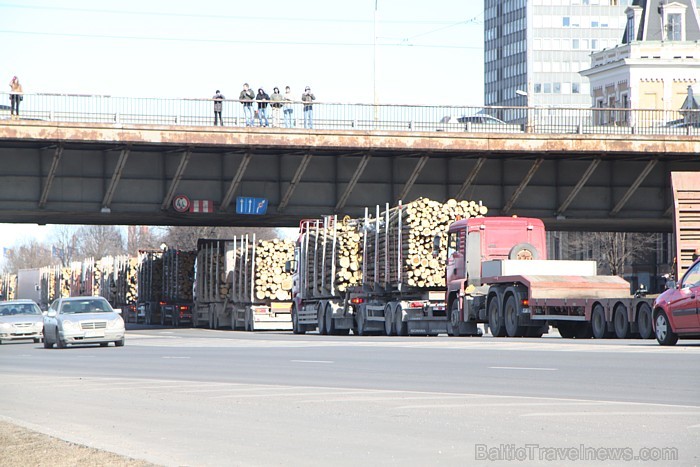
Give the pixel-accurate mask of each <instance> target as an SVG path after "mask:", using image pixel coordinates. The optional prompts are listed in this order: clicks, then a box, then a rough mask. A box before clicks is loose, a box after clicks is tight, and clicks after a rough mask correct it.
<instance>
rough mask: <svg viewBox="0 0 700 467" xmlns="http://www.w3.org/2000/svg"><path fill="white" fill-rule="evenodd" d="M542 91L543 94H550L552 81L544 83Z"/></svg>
mask: <svg viewBox="0 0 700 467" xmlns="http://www.w3.org/2000/svg"><path fill="white" fill-rule="evenodd" d="M543 88H544V93H545V94H551V93H552V83H544V86H543Z"/></svg>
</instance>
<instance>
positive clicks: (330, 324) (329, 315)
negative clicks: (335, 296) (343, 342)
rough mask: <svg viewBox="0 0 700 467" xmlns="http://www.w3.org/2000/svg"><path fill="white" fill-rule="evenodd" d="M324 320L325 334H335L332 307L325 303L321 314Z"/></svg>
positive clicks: (329, 303)
mask: <svg viewBox="0 0 700 467" xmlns="http://www.w3.org/2000/svg"><path fill="white" fill-rule="evenodd" d="M323 314H324V315H325V316H324V317H325V319H326V332H327V333H328V334H337V333H338V332H337V330H336V329H335V320H334V319H333V307H332V306H331V302H326V308H325V311H324V313H323Z"/></svg>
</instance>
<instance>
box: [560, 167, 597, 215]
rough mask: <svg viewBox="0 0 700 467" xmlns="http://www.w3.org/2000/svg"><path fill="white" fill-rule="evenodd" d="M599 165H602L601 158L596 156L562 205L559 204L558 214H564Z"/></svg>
mask: <svg viewBox="0 0 700 467" xmlns="http://www.w3.org/2000/svg"><path fill="white" fill-rule="evenodd" d="M598 165H600V158H595V159H593V160H592V161H591V163H590V165H589V166H588V168H587V169H586V171H585V172H584V173H583V175H582V176H581V179H580V180H579V181H578V182H577V183H576V186H574V189H573V190H571V193H569V196H567V197H566V199H565V200H564V202H563V203H561V206H559V209H557V212H556V215H562V214H564V212H565V211H566V210H567V209H569V205H570V204H571V203H572V202H573V201H574V198H576V196H578V194H579V192H580V191H581V189H582V188H583V187H584V185H586V183H587V182H588V179H589V178H591V175H593V172H595V169H596V167H598Z"/></svg>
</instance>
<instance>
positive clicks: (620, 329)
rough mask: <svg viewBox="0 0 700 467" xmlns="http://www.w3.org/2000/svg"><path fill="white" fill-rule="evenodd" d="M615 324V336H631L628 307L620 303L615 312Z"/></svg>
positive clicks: (624, 337)
mask: <svg viewBox="0 0 700 467" xmlns="http://www.w3.org/2000/svg"><path fill="white" fill-rule="evenodd" d="M613 325H614V327H615V336H616V337H617V338H618V339H628V338H629V337H630V320H629V318H627V308H626V307H625V306H624V305H622V304H619V305H617V306H616V307H615V311H614V312H613Z"/></svg>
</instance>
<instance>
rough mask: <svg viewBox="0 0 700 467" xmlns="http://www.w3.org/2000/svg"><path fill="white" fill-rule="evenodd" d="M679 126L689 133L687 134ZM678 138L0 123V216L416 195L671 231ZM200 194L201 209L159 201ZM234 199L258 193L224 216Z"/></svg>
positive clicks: (102, 215)
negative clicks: (203, 203)
mask: <svg viewBox="0 0 700 467" xmlns="http://www.w3.org/2000/svg"><path fill="white" fill-rule="evenodd" d="M688 133H690V132H688ZM698 154H700V137H698V136H697V135H693V134H687V133H686V132H682V133H681V134H646V133H642V134H640V133H638V132H635V131H627V132H618V133H606V134H598V133H584V132H581V131H579V132H567V133H537V132H534V133H533V132H528V131H517V132H507V133H496V132H486V131H480V130H479V129H478V128H477V129H476V131H474V129H472V131H435V129H431V130H427V131H418V130H416V129H415V128H410V129H353V128H352V127H350V128H349V129H335V128H331V129H323V128H321V129H316V130H305V129H299V128H290V129H287V128H257V127H253V128H246V127H212V126H206V125H184V124H179V123H177V124H176V123H172V124H168V123H154V124H133V123H123V122H109V123H107V122H87V123H80V122H77V123H76V122H70V121H68V122H66V121H63V122H62V121H46V120H41V119H37V120H30V119H28V120H0V160H1V161H2V166H1V168H0V222H27V223H29V222H32V223H33V222H36V223H40V224H48V223H69V224H70V223H73V224H147V225H236V226H252V225H255V226H293V225H295V224H296V223H297V222H298V220H299V219H301V218H308V217H318V216H320V215H323V214H338V215H340V216H344V215H350V216H358V215H361V214H362V213H363V212H364V207H365V206H373V205H375V204H384V203H395V202H396V201H398V200H404V201H410V200H413V199H415V198H417V197H421V196H425V197H429V198H432V199H437V200H441V201H444V200H447V199H449V198H457V199H471V200H476V201H482V202H483V204H484V205H486V206H487V207H489V209H490V211H489V214H490V215H498V214H501V215H519V216H534V217H540V218H542V219H543V220H544V221H545V223H546V224H547V226H548V228H549V229H550V230H583V231H586V230H590V231H598V230H626V231H656V232H664V231H671V229H672V215H673V207H672V202H673V197H672V194H671V189H670V172H671V171H697V170H700V159H699V157H698ZM180 196H186V197H187V198H188V199H189V200H209V201H211V202H212V203H213V210H212V212H178V211H177V210H176V209H175V207H174V205H173V201H174V200H175V199H176V198H178V197H180ZM237 197H254V198H264V199H266V200H268V202H269V205H268V208H267V213H266V214H265V215H260V216H258V215H247V214H236V199H237Z"/></svg>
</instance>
